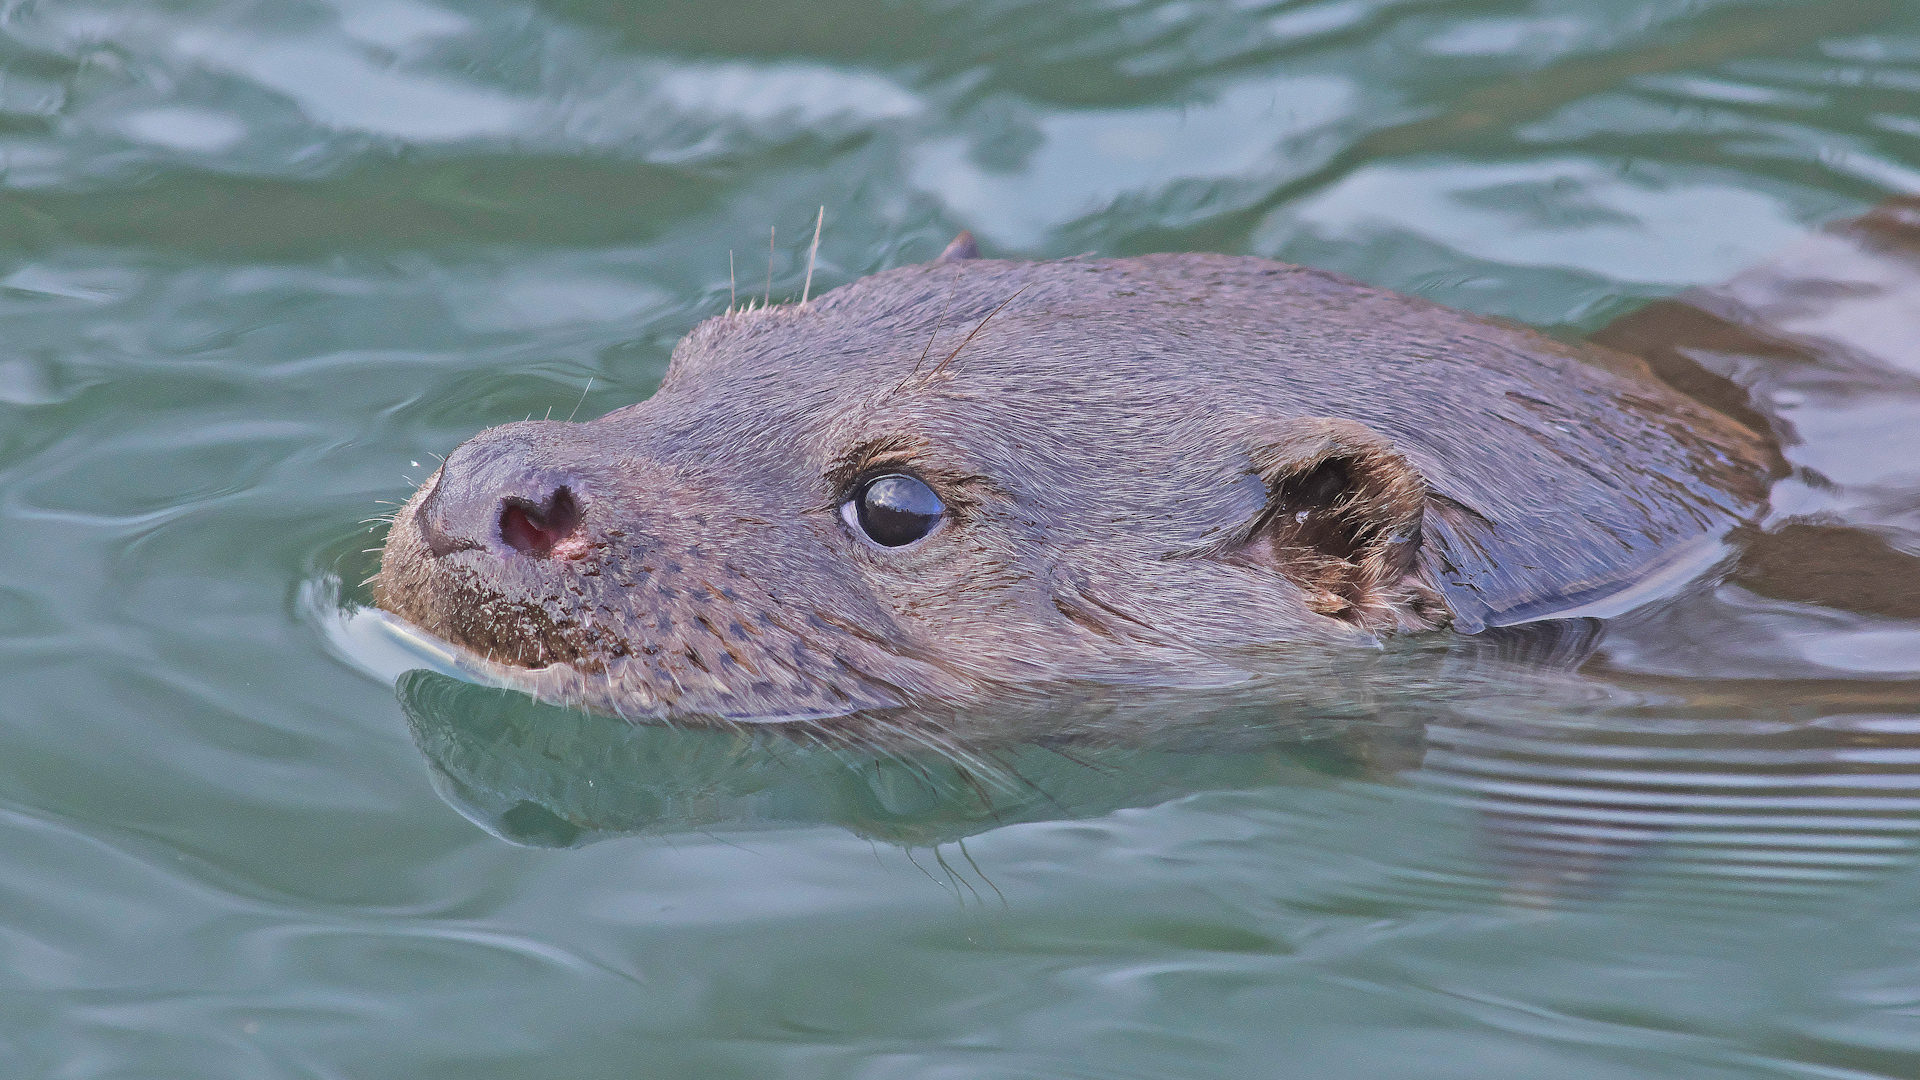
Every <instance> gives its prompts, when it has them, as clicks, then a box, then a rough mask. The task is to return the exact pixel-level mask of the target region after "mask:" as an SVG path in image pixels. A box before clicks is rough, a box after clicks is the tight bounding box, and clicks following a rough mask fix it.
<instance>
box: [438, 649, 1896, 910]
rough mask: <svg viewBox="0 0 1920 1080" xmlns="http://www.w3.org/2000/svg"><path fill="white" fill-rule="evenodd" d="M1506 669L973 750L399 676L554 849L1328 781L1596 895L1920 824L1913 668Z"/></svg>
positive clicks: (1442, 871) (1479, 666) (1486, 872)
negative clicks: (616, 709)
mask: <svg viewBox="0 0 1920 1080" xmlns="http://www.w3.org/2000/svg"><path fill="white" fill-rule="evenodd" d="M1456 659H1459V658H1456ZM1463 667H1464V670H1463V669H1462V668H1463ZM1401 674H1403V673H1401ZM1517 674H1518V672H1517V671H1516V670H1515V669H1514V668H1512V667H1510V666H1508V664H1507V662H1505V661H1501V660H1497V659H1495V658H1491V657H1488V656H1484V655H1483V656H1479V657H1475V658H1472V659H1470V660H1468V661H1467V663H1466V664H1464V665H1461V666H1456V668H1455V669H1454V670H1453V671H1452V672H1450V673H1448V681H1451V682H1453V683H1454V689H1456V690H1464V689H1467V688H1469V687H1476V686H1477V688H1478V689H1479V690H1481V691H1486V690H1488V689H1490V688H1491V685H1492V683H1491V681H1484V682H1483V681H1482V680H1496V679H1497V680H1499V682H1501V683H1502V684H1504V685H1505V686H1506V687H1507V688H1508V691H1509V692H1508V693H1507V694H1505V695H1503V696H1481V695H1475V696H1473V697H1472V698H1470V699H1468V698H1459V697H1456V698H1455V699H1454V700H1451V701H1448V700H1444V699H1443V698H1441V697H1437V696H1434V691H1435V690H1436V689H1438V686H1437V685H1436V683H1434V682H1429V683H1428V684H1427V685H1426V687H1424V688H1423V690H1422V691H1420V692H1419V693H1418V694H1417V695H1406V696H1405V697H1403V699H1402V700H1399V701H1395V702H1383V703H1380V707H1379V710H1378V712H1377V713H1376V715H1375V716H1373V717H1370V718H1367V719H1362V720H1355V719H1353V718H1351V717H1339V718H1320V719H1312V718H1302V717H1301V716H1299V715H1297V714H1289V715H1269V716H1267V717H1266V718H1265V719H1266V722H1265V723H1259V722H1253V721H1251V719H1250V717H1249V716H1248V715H1247V714H1246V713H1244V712H1236V711H1233V710H1223V711H1222V712H1221V713H1219V714H1217V715H1215V716H1213V717H1211V718H1200V717H1193V718H1190V722H1189V723H1188V724H1187V725H1185V726H1184V727H1182V728H1181V730H1180V731H1179V733H1178V735H1177V736H1167V737H1163V738H1161V739H1160V740H1158V741H1157V742H1155V743H1152V744H1143V743H1142V742H1141V741H1140V740H1138V739H1133V738H1128V739H1124V740H1121V741H1119V742H1117V743H1116V742H1115V741H1111V740H1102V739H1099V738H1097V737H1092V736H1089V737H1086V738H1083V739H1079V740H1073V741H1067V742H1061V743H1056V744H1051V745H1045V744H1034V743H1028V744H1023V745H1017V746H1011V747H1005V748H1000V749H997V750H991V751H982V752H980V753H978V754H975V755H972V756H970V757H968V758H967V759H966V760H956V759H955V758H952V757H949V756H945V755H941V754H937V753H932V752H928V751H926V750H925V749H924V748H878V747H873V746H864V747H855V746H848V745H844V744H835V743H831V742H825V741H819V740H815V739H808V738H797V739H796V738H792V737H789V736H788V735H786V734H783V733H780V732H770V731H768V730H765V729H743V730H741V731H738V732H727V731H718V730H713V729H675V728H667V727H660V726H650V725H639V726H635V725H629V724H627V723H625V722H622V721H618V720H611V719H607V718H601V717H593V716H588V715H586V714H582V713H577V712H571V711H568V710H565V709H561V708H558V707H555V706H549V705H542V704H538V703H535V702H533V701H531V700H530V699H528V698H526V697H524V696H523V695H520V694H517V693H514V692H511V691H505V690H497V689H492V688H487V687H480V686H475V685H472V684H468V683H463V682H458V681H456V680H453V679H450V678H448V677H446V676H443V675H438V674H434V673H430V672H426V671H415V672H412V673H409V674H408V675H407V676H405V677H403V678H402V680H401V701H402V703H403V704H404V706H405V709H406V713H407V717H408V720H409V723H410V724H411V726H412V728H413V733H414V738H415V740H416V741H417V743H418V744H419V746H420V748H421V750H422V751H423V752H424V753H425V755H426V757H427V760H428V762H429V764H430V766H431V767H432V770H433V776H434V783H435V786H436V788H437V789H438V790H439V791H440V793H441V795H442V796H443V797H445V798H446V799H447V801H448V802H449V803H451V804H452V805H453V806H454V807H455V808H457V809H458V810H459V811H460V812H461V813H462V814H464V815H465V816H466V817H467V818H469V819H470V820H472V821H473V822H475V823H476V824H478V825H480V826H481V827H482V828H484V829H486V830H487V831H488V832H491V833H493V834H494V835H496V836H499V837H501V838H502V839H506V840H510V841H512V842H514V843H519V844H528V845H534V846H543V847H568V846H578V845H581V844H587V843H592V842H594V841H597V840H603V839H607V838H609V837H615V836H626V835H635V834H671V833H674V832H684V831H714V830H726V829H759V828H765V827H767V826H770V825H782V824H786V825H820V824H831V825H837V826H840V827H843V828H847V829H850V830H852V831H853V832H856V833H858V834H860V835H862V836H866V837H870V838H873V839H877V840H883V841H886V842H889V843H896V844H902V845H907V846H912V847H922V846H935V847H937V846H938V845H942V844H945V843H949V842H951V841H956V840H963V839H965V838H966V837H968V836H971V835H974V834H976V833H980V832H984V831H986V830H989V829H993V828H998V827H1001V826H1005V825H1012V824H1017V823H1021V822H1029V821H1046V820H1060V819H1079V818H1092V817H1098V816H1101V815H1104V814H1107V813H1110V812H1112V811H1114V810H1118V809H1122V808H1126V807H1134V806H1149V805H1155V804H1158V803H1162V802H1166V801H1168V800H1170V799H1174V798H1178V797H1180V796H1182V795H1186V794H1191V793H1194V792H1200V791H1226V790H1237V791H1253V790H1257V789H1260V788H1263V787H1267V786H1270V785H1278V784H1300V783H1315V782H1330V781H1334V782H1337V781H1338V780H1339V779H1340V778H1354V779H1361V780H1366V781H1370V782H1377V781H1392V782H1397V783H1402V784H1404V785H1406V786H1407V787H1408V788H1410V789H1411V790H1412V791H1413V792H1415V793H1419V794H1422V795H1425V796H1429V797H1432V798H1436V799H1438V800H1441V801H1443V802H1462V803H1465V804H1466V805H1467V806H1469V807H1470V808H1471V809H1472V810H1473V812H1474V814H1475V815H1476V817H1477V820H1478V821H1479V823H1480V829H1481V832H1482V834H1483V835H1482V853H1483V855H1484V858H1483V860H1482V861H1481V864H1480V865H1479V866H1472V865H1468V866H1457V865H1455V866H1445V867H1444V868H1440V867H1436V868H1425V867H1419V866H1410V867H1406V868H1404V872H1403V873H1402V874H1400V875H1399V880H1400V883H1401V886H1402V887H1403V888H1404V889H1405V890H1406V891H1407V892H1409V893H1412V894H1425V895H1427V897H1428V898H1429V899H1432V900H1436V901H1444V900H1445V899H1446V894H1453V893H1458V892H1459V891H1460V890H1463V889H1466V890H1472V891H1476V892H1484V891H1486V890H1489V889H1492V890H1495V891H1498V892H1501V893H1504V894H1506V895H1507V896H1508V897H1509V898H1510V899H1514V900H1517V901H1525V902H1529V903H1564V902H1569V901H1575V900H1580V899H1589V898H1593V897H1596V896H1601V895H1608V894H1611V893H1613V892H1615V891H1617V889H1618V888H1619V887H1621V885H1622V884H1623V882H1624V881H1625V880H1626V879H1627V877H1628V875H1629V871H1631V870H1633V869H1634V868H1636V867H1638V868H1642V869H1647V868H1650V867H1651V866H1654V865H1657V866H1658V867H1659V868H1660V877H1661V879H1662V880H1663V881H1665V882H1666V884H1667V886H1668V887H1672V886H1673V884H1674V881H1675V880H1680V881H1685V880H1687V879H1694V880H1693V881H1692V884H1691V886H1690V887H1701V886H1702V885H1711V884H1713V883H1715V882H1717V883H1719V884H1724V885H1727V886H1730V887H1732V888H1734V889H1737V890H1739V891H1743V892H1750V891H1753V890H1756V889H1757V890H1760V891H1763V892H1764V891H1805V890H1808V889H1815V888H1821V887H1826V886H1832V885H1835V884H1840V883H1844V882H1849V881H1855V880H1859V879H1861V878H1863V877H1865V876H1867V875H1871V874H1873V873H1876V872H1879V871H1884V870H1887V869H1891V868H1894V867H1897V866H1899V865H1902V864H1903V863H1904V861H1905V860H1907V859H1908V858H1909V857H1910V855H1911V854H1912V852H1913V851H1914V849H1915V847H1916V845H1920V815H1916V814H1915V811H1916V810H1920V721H1916V720H1914V719H1913V717H1914V715H1915V714H1916V713H1920V683H1911V682H1900V683H1889V684H1886V685H1885V687H1884V688H1882V689H1881V690H1879V691H1878V692H1876V693H1873V694H1862V693H1860V692H1859V691H1858V690H1857V689H1855V690H1850V691H1844V692H1840V691H1836V690H1835V689H1834V688H1832V687H1829V686H1822V685H1819V684H1812V685H1797V684H1788V685H1786V686H1781V685H1766V684H1761V685H1743V686H1737V687H1728V688H1725V689H1724V690H1722V691H1721V692H1719V693H1706V694H1702V693H1697V692H1696V693H1695V694H1694V695H1693V697H1692V698H1691V699H1688V698H1686V697H1682V696H1680V695H1678V694H1669V693H1661V692H1659V691H1657V690H1643V691H1641V692H1638V693H1629V692H1624V691H1622V690H1620V689H1618V688H1612V689H1608V688H1604V687H1601V686H1599V685H1598V684H1591V683H1586V682H1584V681H1582V680H1570V679H1552V680H1540V679H1534V680H1532V688H1531V690H1532V692H1531V693H1528V694H1519V693H1513V692H1512V690H1513V688H1514V687H1515V685H1516V678H1515V676H1516V675H1517ZM1383 677H1384V678H1385V679H1388V680H1392V681H1400V679H1399V674H1386V675H1384V676H1383ZM1550 705H1554V706H1557V707H1549V706H1550ZM1065 722H1066V718H1065V717H1063V723H1065ZM1416 805H1417V804H1416ZM1656 851H1657V852H1658V858H1657V860H1655V859H1654V855H1655V853H1656Z"/></svg>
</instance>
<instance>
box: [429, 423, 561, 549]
mask: <svg viewBox="0 0 1920 1080" xmlns="http://www.w3.org/2000/svg"><path fill="white" fill-rule="evenodd" d="M561 427H563V425H559V424H546V423H528V424H509V425H506V426H505V427H500V428H494V429H492V430H490V431H485V432H482V433H481V434H480V435H478V436H476V437H475V438H473V439H471V440H469V441H467V442H465V443H463V444H461V445H460V446H459V447H458V448H456V449H455V450H454V452H453V453H452V454H450V455H448V457H447V460H446V463H445V464H444V465H442V466H441V468H440V471H439V473H438V474H436V476H435V477H434V480H433V487H432V489H431V490H430V491H428V492H427V494H426V496H425V497H424V498H422V499H421V501H420V505H419V507H418V509H417V510H416V512H415V523H416V524H417V526H418V528H419V530H420V536H421V538H422V539H423V540H424V541H425V542H426V546H427V550H428V551H429V552H431V553H432V554H433V556H434V557H435V558H445V557H447V556H449V555H452V554H455V553H457V552H462V551H474V550H490V551H493V552H495V553H496V554H499V555H500V556H502V557H504V558H517V557H526V558H535V559H577V558H580V557H582V556H584V555H586V554H587V553H588V552H589V551H591V550H592V545H591V544H590V543H588V542H587V540H586V538H585V535H584V532H585V530H584V527H583V526H584V523H585V520H586V509H587V488H588V486H589V484H588V483H587V482H586V481H585V478H583V477H582V476H580V475H579V473H578V470H576V469H573V468H570V467H568V466H567V465H566V464H565V463H564V462H565V457H566V455H565V454H564V450H563V448H562V447H556V446H555V445H553V444H554V443H555V442H557V441H559V440H558V439H556V438H555V436H556V435H560V434H561V433H559V432H555V431H549V430H541V429H552V428H561ZM527 429H533V430H527Z"/></svg>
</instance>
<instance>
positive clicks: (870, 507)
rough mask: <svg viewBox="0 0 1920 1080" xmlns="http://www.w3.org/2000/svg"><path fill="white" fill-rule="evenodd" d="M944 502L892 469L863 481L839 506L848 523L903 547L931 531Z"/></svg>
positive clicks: (878, 541) (890, 544) (874, 537)
mask: <svg viewBox="0 0 1920 1080" xmlns="http://www.w3.org/2000/svg"><path fill="white" fill-rule="evenodd" d="M946 512H947V507H946V504H944V503H942V502H941V501H940V496H938V495H935V494H934V493H933V489H932V488H930V487H928V486H927V485H925V484H923V483H921V482H920V481H918V480H915V479H914V478H913V477H911V476H902V475H900V474H899V473H893V474H891V475H888V476H882V477H880V478H878V479H875V480H869V481H867V482H866V483H865V484H862V485H861V487H860V490H859V491H858V492H857V493H855V495H854V497H853V498H851V499H848V500H847V504H846V505H845V506H843V507H841V508H840V513H841V516H842V517H845V518H846V519H847V524H849V525H852V526H853V527H854V528H857V529H859V530H860V531H861V532H862V533H865V534H866V537H867V539H869V540H871V541H873V542H874V543H876V544H879V545H880V546H881V547H904V546H906V545H907V544H911V543H913V542H914V541H915V540H918V539H920V538H921V537H923V536H925V535H927V534H928V533H930V532H932V531H933V527H934V526H935V525H938V524H940V516H941V515H942V514H945V513H946Z"/></svg>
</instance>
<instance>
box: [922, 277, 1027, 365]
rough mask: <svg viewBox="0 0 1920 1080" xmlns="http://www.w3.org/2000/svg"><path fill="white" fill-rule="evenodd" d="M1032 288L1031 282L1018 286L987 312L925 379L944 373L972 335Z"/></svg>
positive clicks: (971, 340) (969, 342)
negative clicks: (997, 305) (998, 304)
mask: <svg viewBox="0 0 1920 1080" xmlns="http://www.w3.org/2000/svg"><path fill="white" fill-rule="evenodd" d="M1032 287H1033V283H1032V282H1028V283H1027V284H1025V285H1022V286H1020V288H1019V289H1018V290H1016V291H1015V292H1014V294H1013V295H1012V296H1009V297H1007V298H1006V299H1005V300H1002V301H1000V307H997V308H994V309H993V310H992V311H989V312H987V317H986V318H984V319H981V320H980V325H978V326H976V327H974V328H973V333H971V334H968V335H967V336H966V340H964V341H962V342H961V343H960V344H959V345H958V346H957V347H955V349H954V350H953V351H952V352H950V353H948V354H947V358H946V359H945V360H942V361H940V363H938V364H936V365H935V366H934V369H933V370H932V371H929V372H927V378H929V379H931V378H933V377H934V376H935V375H938V374H940V373H941V372H942V371H945V370H946V369H947V365H948V364H951V363H953V358H954V357H956V356H959V355H960V350H961V349H964V348H966V347H967V346H968V345H970V344H972V342H973V338H974V335H975V334H978V333H979V332H980V331H982V330H985V329H986V328H987V323H989V322H991V321H993V317H994V316H995V315H998V314H1000V308H1004V307H1006V306H1007V305H1008V304H1011V303H1013V302H1014V301H1015V300H1017V299H1019V298H1020V294H1021V293H1023V292H1026V291H1027V290H1028V289H1030V288H1032Z"/></svg>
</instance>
